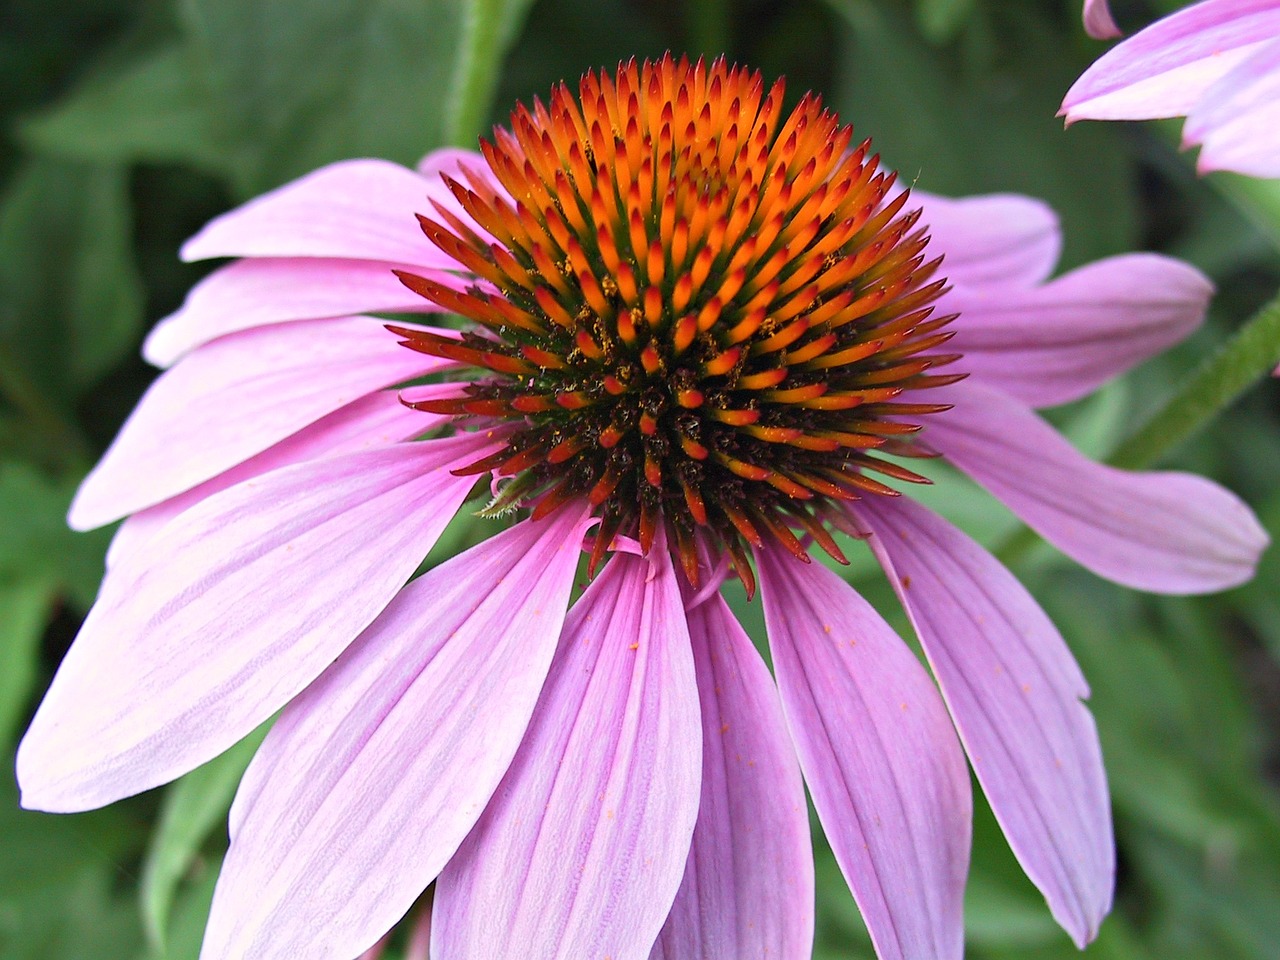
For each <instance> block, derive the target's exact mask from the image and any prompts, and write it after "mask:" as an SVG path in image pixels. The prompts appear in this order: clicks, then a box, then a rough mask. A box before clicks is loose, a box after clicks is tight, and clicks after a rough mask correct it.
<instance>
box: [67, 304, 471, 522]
mask: <svg viewBox="0 0 1280 960" xmlns="http://www.w3.org/2000/svg"><path fill="white" fill-rule="evenodd" d="M445 365H446V364H445V363H444V362H443V361H440V360H437V359H436V358H434V357H428V356H424V355H423V354H420V353H416V352H414V351H412V350H408V349H406V348H404V347H401V346H399V345H398V343H397V340H396V336H395V334H392V333H390V332H389V331H387V330H385V329H384V328H383V325H382V322H381V321H379V320H374V319H372V318H369V317H341V318H338V319H332V320H307V321H299V322H298V323H288V324H281V325H278V326H274V327H260V328H257V329H254V330H245V331H242V332H241V333H235V334H231V335H230V336H227V337H223V338H222V339H220V340H217V341H215V342H214V343H211V344H208V345H207V346H205V347H203V348H202V349H200V350H197V351H196V352H195V353H192V354H191V355H189V356H188V357H186V358H185V359H183V361H182V362H181V363H179V364H177V365H176V366H174V367H173V369H171V370H168V371H166V372H165V373H163V374H161V375H160V377H159V379H157V380H156V381H155V383H153V384H152V385H151V387H150V388H149V389H148V390H147V392H146V393H145V394H144V395H143V397H142V399H141V400H139V401H138V406H137V407H136V408H135V409H134V411H133V413H132V414H131V415H130V416H129V419H128V420H126V421H125V424H124V426H123V427H121V428H120V433H119V435H117V437H116V439H115V441H114V442H113V443H112V444H111V447H110V448H109V449H108V450H107V452H106V453H105V454H104V455H103V457H102V460H101V461H99V463H98V465H97V466H96V467H94V468H93V470H92V471H90V473H89V476H88V477H86V478H85V481H84V483H83V484H82V485H81V487H80V490H79V491H78V492H77V494H76V498H75V500H74V501H73V502H72V504H71V511H70V514H69V515H68V518H67V522H68V523H70V524H71V526H72V527H74V528H76V529H77V530H88V529H91V528H93V527H98V526H101V525H102V524H104V523H110V522H111V521H112V520H116V519H118V518H120V517H122V516H124V515H125V514H127V513H133V512H134V511H136V510H140V509H142V508H143V507H149V506H151V505H152V504H155V503H159V502H160V501H162V500H167V499H168V498H169V497H172V496H175V495H176V494H179V493H182V492H183V491H184V490H189V489H191V488H192V487H194V486H195V485H196V484H198V483H202V482H203V481H205V480H208V479H209V478H210V477H214V476H217V475H218V474H219V473H222V472H223V471H224V470H228V469H230V468H231V467H234V466H235V465H236V464H238V463H241V462H242V461H244V460H247V459H248V458H249V457H251V456H253V455H254V454H256V453H260V452H261V451H263V450H265V449H266V448H267V447H270V446H271V445H273V444H275V443H278V442H279V441H281V440H283V439H284V438H285V437H288V436H289V435H291V434H293V433H296V432H297V431H298V430H299V429H301V428H302V427H305V426H307V425H308V424H311V423H314V422H315V421H316V420H319V419H320V418H321V417H323V416H324V415H325V414H327V413H331V412H333V411H334V410H337V409H339V408H340V407H343V406H346V405H347V404H349V403H351V402H353V401H355V400H358V399H359V398H360V397H362V396H365V395H366V394H369V393H372V392H373V391H375V390H378V389H381V388H382V387H386V386H390V385H391V384H394V383H399V382H401V381H404V380H409V379H411V378H413V377H417V376H421V375H422V374H425V373H428V372H429V371H431V370H435V369H439V368H441V367H443V366H445Z"/></svg>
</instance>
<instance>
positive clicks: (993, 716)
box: [854, 497, 1115, 948]
mask: <svg viewBox="0 0 1280 960" xmlns="http://www.w3.org/2000/svg"><path fill="white" fill-rule="evenodd" d="M854 512H855V514H856V516H857V517H858V519H859V522H860V524H861V525H862V526H863V528H864V529H867V530H869V531H870V532H871V534H872V536H871V537H870V538H869V542H870V545H871V548H872V550H873V551H874V552H875V553H876V556H877V557H878V558H879V559H880V562H881V564H882V565H883V566H884V568H885V573H886V574H887V575H888V577H889V580H890V582H891V583H892V584H893V586H894V589H895V590H896V591H897V593H898V597H899V598H900V599H901V601H902V605H903V606H904V607H905V608H906V611H907V614H908V616H910V617H911V621H912V624H913V625H914V626H915V629H916V634H917V636H919V638H920V643H921V644H922V646H923V647H924V649H925V653H926V655H927V656H928V658H929V663H930V664H931V665H932V667H933V672H934V675H935V676H937V678H938V682H939V683H940V684H941V685H942V693H943V696H944V697H945V698H946V701H947V705H948V707H949V708H950V709H951V715H952V717H953V718H954V719H955V721H956V726H957V727H958V728H959V730H960V736H961V738H962V739H963V740H964V743H965V747H966V749H967V751H968V753H969V759H970V761H971V762H972V763H973V767H974V770H975V771H976V772H977V774H978V779H979V781H980V782H981V784H982V788H983V790H984V791H985V792H986V794H987V799H988V800H989V801H990V802H991V807H992V809H993V810H994V811H995V814H996V818H997V819H998V820H999V821H1000V825H1001V827H1002V828H1003V829H1004V832H1005V836H1006V837H1008V839H1009V845H1010V846H1011V847H1012V848H1013V852H1014V853H1015V854H1016V855H1017V857H1018V860H1019V862H1020V863H1021V864H1022V866H1023V869H1025V870H1026V872H1027V876H1029V877H1030V878H1031V880H1032V881H1033V882H1034V883H1035V884H1036V886H1038V887H1039V888H1040V890H1041V891H1042V892H1043V893H1044V895H1045V899H1046V900H1047V901H1048V903H1049V908H1050V910H1051V911H1052V912H1053V915H1054V917H1055V918H1056V919H1057V920H1058V922H1059V923H1060V924H1062V926H1063V927H1064V928H1065V929H1066V930H1067V932H1068V933H1070V934H1071V936H1072V938H1073V939H1074V940H1075V941H1076V944H1077V945H1078V946H1079V947H1081V948H1083V947H1084V945H1085V944H1086V943H1088V942H1089V941H1090V940H1092V939H1093V938H1094V936H1095V935H1096V934H1097V932H1098V924H1099V923H1101V922H1102V918H1103V917H1104V916H1106V914H1107V912H1108V911H1109V910H1110V909H1111V893H1112V887H1113V884H1114V874H1115V846H1114V842H1113V838H1112V833H1111V814H1110V802H1109V799H1108V795H1107V783H1106V774H1105V773H1104V772H1103V768H1102V750H1101V747H1100V746H1099V744H1098V732H1097V728H1096V727H1095V726H1094V723H1093V717H1092V716H1090V714H1089V711H1088V709H1087V708H1086V707H1085V705H1084V704H1083V703H1082V702H1081V700H1082V699H1084V698H1085V697H1087V696H1088V695H1089V688H1088V686H1087V685H1086V683H1085V680H1084V677H1083V676H1082V675H1081V673H1080V668H1079V667H1078V666H1076V662H1075V659H1074V658H1073V657H1072V656H1071V651H1070V650H1068V649H1067V645H1066V644H1065V643H1064V642H1063V640H1062V637H1061V636H1060V635H1059V633H1058V631H1057V629H1056V628H1055V627H1054V626H1053V624H1052V623H1050V622H1049V618H1048V617H1046V616H1045V614H1044V611H1042V610H1041V609H1040V607H1039V606H1038V605H1037V604H1036V602H1035V600H1033V599H1032V598H1031V595H1030V594H1029V593H1027V591H1026V590H1025V589H1024V588H1023V586H1022V585H1021V584H1020V583H1018V581H1017V580H1016V579H1014V577H1013V576H1012V574H1010V573H1009V571H1008V570H1006V569H1005V568H1004V567H1002V566H1001V565H1000V564H999V563H998V562H997V561H996V559H995V558H994V557H992V556H991V555H990V554H989V553H987V552H986V551H985V550H983V549H982V547H980V546H979V545H978V544H977V543H975V542H974V541H973V540H971V539H970V538H969V537H967V536H965V535H964V534H963V533H961V532H960V531H959V530H957V529H956V528H955V527H953V526H951V525H950V524H949V523H947V522H946V521H945V520H943V519H942V518H941V517H938V516H936V515H934V514H932V513H930V512H929V511H928V510H927V509H925V508H924V507H922V506H920V505H919V504H917V503H915V502H914V501H912V500H911V499H910V498H909V497H898V498H889V497H881V498H877V500H876V502H875V503H874V504H870V503H868V504H860V505H858V506H857V507H856V509H855V511H854Z"/></svg>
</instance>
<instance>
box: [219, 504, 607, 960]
mask: <svg viewBox="0 0 1280 960" xmlns="http://www.w3.org/2000/svg"><path fill="white" fill-rule="evenodd" d="M586 519H587V513H586V510H585V509H583V507H582V505H575V506H573V507H572V508H571V509H565V510H561V511H560V512H559V513H558V514H556V515H553V516H552V517H551V518H549V519H547V520H544V521H541V522H538V523H533V522H530V521H526V522H524V523H521V524H519V525H517V526H516V527H513V528H511V529H509V530H507V531H506V532H504V533H500V534H498V535H497V536H495V537H492V538H490V539H489V540H487V541H485V542H484V543H482V544H481V545H479V546H477V547H473V548H472V549H471V550H468V551H467V552H465V553H462V554H460V555H459V556H457V557H455V558H454V559H452V560H450V561H448V562H446V563H444V564H442V565H441V566H439V567H437V568H435V569H434V570H431V571H430V572H428V573H426V574H424V575H423V576H422V577H420V578H419V579H417V580H415V581H414V582H413V583H411V584H410V585H409V586H408V587H406V588H405V589H404V590H403V591H402V592H401V593H400V595H399V596H398V597H396V599H395V600H394V601H392V603H391V605H390V606H389V607H387V609H386V610H385V611H383V613H382V615H381V616H380V617H378V619H377V620H375V621H374V622H373V624H372V625H371V626H370V627H369V628H368V629H367V630H365V631H364V633H363V634H361V635H360V637H359V638H358V639H357V640H356V641H355V642H354V643H352V645H351V646H350V647H349V648H348V649H347V651H346V652H345V653H344V654H343V655H342V656H341V657H339V658H338V660H337V662H335V663H334V664H333V666H331V667H330V668H329V669H328V670H326V671H325V672H324V673H323V674H322V675H321V676H320V677H319V678H318V679H317V680H316V681H315V682H314V683H313V684H312V685H311V686H310V687H308V688H307V689H306V690H305V691H304V692H303V693H302V694H301V695H299V696H298V697H297V699H295V700H294V701H293V702H292V703H291V704H290V705H289V706H288V707H286V708H285V710H284V713H283V714H282V715H281V717H280V720H279V721H278V722H277V723H276V725H275V727H274V728H273V729H272V731H271V733H270V734H269V735H268V736H267V739H266V741H265V742H264V743H263V745H262V747H261V748H260V749H259V751H258V755H257V756H256V757H255V758H254V761H253V763H252V764H251V765H250V768H249V771H248V772H247V773H246V774H245V778H244V780H243V782H242V783H241V786H240V791H239V793H238V794H237V796H236V802H235V807H234V809H233V811H232V842H231V849H230V852H229V853H228V855H227V860H226V862H225V864H224V866H223V869H222V874H221V876H220V877H219V880H218V888H217V891H216V893H215V895H214V901H213V910H212V913H211V914H210V918H209V927H208V931H207V933H206V936H205V945H204V951H203V953H202V954H201V956H202V957H203V958H205V960H268V958H282V960H283V958H285V957H298V956H305V957H308V958H316V960H323V958H332V960H346V958H349V957H351V956H353V955H355V954H356V953H357V952H359V951H360V950H362V949H364V948H366V947H368V946H369V944H371V943H373V942H374V941H375V940H377V938H378V937H380V936H381V935H382V934H383V933H384V932H386V931H387V930H388V929H390V928H391V926H392V925H393V924H395V923H396V922H397V921H398V920H399V919H400V918H401V916H403V915H404V913H405V912H406V911H407V910H408V909H409V907H410V906H412V904H413V903H414V901H415V900H417V898H418V896H419V895H420V894H421V893H422V891H423V890H424V889H426V886H427V884H429V883H430V882H431V881H432V880H433V879H435V877H436V875H437V874H438V873H439V872H440V870H441V869H442V868H443V867H444V865H445V863H446V862H447V861H448V859H449V857H450V856H452V855H453V852H454V851H455V850H456V849H457V847H458V845H459V844H460V843H461V842H462V839H463V838H464V837H465V836H466V834H467V832H468V831H469V830H470V829H471V827H472V825H473V824H474V823H475V822H476V819H477V818H478V817H479V816H480V812H481V811H482V810H483V809H484V806H485V804H486V803H487V802H488V800H489V797H490V795H491V794H492V793H493V790H494V788H495V787H497V785H498V782H499V781H500V780H501V779H502V776H503V774H504V773H505V772H506V769H507V766H508V764H510V762H511V758H512V756H513V755H514V754H515V752H516V748H517V747H518V746H519V744H520V740H521V737H522V736H523V735H524V731H525V727H526V725H527V724H528V722H529V717H530V715H531V714H532V713H533V707H534V703H535V702H536V701H537V698H538V692H539V690H540V689H541V688H542V682H543V678H544V677H545V676H546V673H547V668H548V666H549V665H550V663H551V656H552V653H553V652H554V651H555V649H556V644H557V641H558V639H559V636H560V628H561V626H562V625H563V623H564V617H565V611H566V609H567V607H568V604H569V590H570V588H571V586H572V584H573V575H574V571H575V570H576V568H577V563H578V557H579V554H580V551H579V543H580V542H581V538H582V533H583V530H584V528H585V521H586Z"/></svg>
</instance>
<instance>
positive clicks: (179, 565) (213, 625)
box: [18, 435, 494, 812]
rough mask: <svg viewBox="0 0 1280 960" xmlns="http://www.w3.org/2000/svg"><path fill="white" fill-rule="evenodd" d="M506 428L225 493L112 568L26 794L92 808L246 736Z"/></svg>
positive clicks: (410, 553) (433, 521) (374, 609)
mask: <svg viewBox="0 0 1280 960" xmlns="http://www.w3.org/2000/svg"><path fill="white" fill-rule="evenodd" d="M493 448H494V444H493V443H492V441H489V440H487V439H485V438H483V437H478V436H474V435H464V436H462V437H458V438H451V439H448V440H435V441H427V442H423V443H413V444H401V445H398V446H394V447H390V448H383V449H379V450H371V451H367V452H364V453H356V454H350V455H348V456H345V457H335V458H332V459H328V460H317V461H312V462H310V463H304V464H299V465H297V466H294V467H289V468H286V469H284V470H278V471H276V472H275V473H273V474H271V475H269V476H266V477H262V478H260V479H258V480H256V481H253V482H251V483H246V484H241V485H240V486H238V487H233V488H231V489H230V490H225V491H223V492H222V493H220V494H217V495H215V496H213V497H210V498H209V499H208V500H205V501H204V502H203V503H201V504H198V505H197V506H195V507H193V508H192V509H191V510H189V511H187V512H186V513H185V514H183V515H182V516H181V517H179V518H177V519H176V520H175V521H174V522H173V523H171V524H169V525H168V526H167V527H166V528H165V529H164V530H163V531H162V532H161V533H160V534H158V535H157V536H156V537H155V538H154V539H152V540H151V542H150V544H149V545H148V549H147V550H145V551H142V552H141V554H142V555H139V554H136V553H135V554H131V555H127V556H126V557H124V558H123V560H122V562H121V563H120V565H119V566H118V567H116V568H115V569H114V570H112V571H111V573H110V574H109V575H108V577H107V578H106V580H105V581H104V582H103V585H102V590H101V592H100V593H99V595H98V600H97V602H96V603H95V604H94V606H93V609H92V610H91V611H90V612H89V616H88V618H87V619H86V620H85V623H84V626H83V627H82V628H81V630H80V635H79V636H78V637H77V638H76V642H75V643H74V644H73V645H72V647H71V650H70V652H69V653H68V654H67V656H66V658H65V659H64V660H63V661H62V666H61V667H60V668H59V669H58V673H57V675H56V676H55V677H54V680H53V683H52V685H51V686H50V687H49V692H48V693H47V694H46V695H45V699H44V703H43V704H41V706H40V709H39V711H38V712H37V713H36V717H35V719H34V720H33V721H32V723H31V729H30V730H29V731H28V732H27V735H26V738H25V739H24V740H23V743H22V747H21V749H20V750H19V754H18V777H19V781H20V783H21V785H22V790H23V803H24V804H25V805H27V806H28V807H32V808H35V809H41V810H48V811H52V812H66V811H72V810H84V809H88V808H90V807H95V806H101V805H102V804H105V803H110V802H111V801H113V800H118V799H120V798H121V797H124V796H128V795H130V794H132V793H137V792H139V791H141V790H146V789H149V788H151V787H154V786H156V785H157V784H161V783H164V782H166V781H168V780H172V779H173V778H174V777H176V776H179V775H180V774H182V773H185V772H186V771H188V770H190V769H192V768H193V767H196V766H198V765H199V764H201V763H204V762H205V761H206V760H209V759H210V758H212V757H214V756H216V755H217V754H219V753H220V752H222V751H223V750H225V749H226V748H227V747H229V746H230V745H231V744H233V743H235V742H236V741H237V740H239V739H241V738H242V737H244V736H245V735H247V734H248V733H249V732H250V731H251V730H253V729H254V728H255V727H256V726H258V724H260V723H262V722H263V721H264V720H266V719H267V718H268V717H270V716H271V714H272V713H274V712H275V711H276V710H278V709H279V708H280V707H282V706H283V705H284V704H285V703H286V702H287V701H288V700H289V699H290V698H291V697H293V696H294V695H295V694H296V693H297V692H298V691H299V690H301V689H302V688H303V687H305V686H306V685H307V684H308V683H310V682H311V681H312V680H313V679H315V677H316V676H318V675H319V674H320V672H321V671H322V670H324V668H325V667H327V666H328V665H329V664H330V663H331V662H333V659H334V657H336V656H337V655H338V654H339V653H341V652H342V650H343V649H344V648H345V647H346V646H347V644H348V643H350V642H351V640H352V639H353V638H354V637H355V636H356V635H357V634H359V632H360V631H361V630H363V629H364V628H365V627H367V626H368V625H369V624H370V623H371V622H372V621H373V619H374V617H376V616H377V615H378V614H379V613H380V612H381V611H382V609H383V608H384V607H385V606H386V605H387V603H388V602H389V601H390V600H391V598H392V597H393V596H395V594H396V592H397V591H398V590H399V589H400V588H401V587H402V586H403V584H404V582H405V580H407V579H408V577H409V576H410V575H411V574H412V573H413V570H414V568H415V567H416V566H417V564H418V562H419V560H421V558H422V557H423V556H424V555H425V554H426V553H427V551H428V550H430V549H431V546H432V544H433V543H434V542H435V540H436V538H437V537H439V535H440V532H441V531H442V530H443V529H444V527H445V524H446V523H448V521H449V518H450V517H451V516H452V515H453V513H454V511H456V510H457V508H458V506H459V504H460V503H461V502H462V500H463V499H464V498H465V496H466V494H467V491H468V489H469V488H470V487H471V485H472V482H473V479H472V478H470V477H467V478H458V477H454V476H453V475H452V474H450V473H449V469H450V468H451V467H454V466H456V465H459V464H460V463H462V462H469V460H470V459H474V458H475V457H477V456H482V455H484V453H485V451H489V450H492V449H493Z"/></svg>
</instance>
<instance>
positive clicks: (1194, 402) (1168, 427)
mask: <svg viewBox="0 0 1280 960" xmlns="http://www.w3.org/2000/svg"><path fill="white" fill-rule="evenodd" d="M1277 364H1280V294H1277V296H1276V297H1275V299H1273V300H1272V301H1271V302H1270V303H1268V304H1267V305H1266V306H1264V307H1263V308H1262V309H1261V310H1259V311H1258V312H1257V313H1255V314H1254V315H1253V316H1252V317H1250V318H1249V320H1248V321H1247V322H1246V323H1245V325H1244V326H1243V327H1241V328H1240V329H1239V330H1238V331H1236V333H1235V334H1234V335H1233V336H1232V337H1231V339H1230V340H1228V341H1227V342H1226V343H1225V344H1223V345H1222V347H1220V348H1219V349H1218V351H1217V352H1216V353H1215V354H1214V355H1213V356H1211V357H1209V358H1208V359H1207V360H1205V362H1204V363H1202V364H1201V365H1200V367H1199V369H1197V370H1196V371H1195V372H1194V373H1192V374H1191V376H1190V377H1189V378H1188V379H1187V380H1185V381H1184V382H1183V384H1182V386H1181V387H1180V388H1179V389H1178V390H1177V391H1176V392H1175V393H1174V394H1173V396H1171V397H1170V398H1169V399H1168V400H1167V401H1165V404H1164V406H1162V407H1161V408H1160V409H1159V410H1157V411H1156V412H1155V414H1153V415H1152V416H1151V417H1149V418H1148V419H1147V422H1146V423H1144V424H1143V425H1142V426H1141V427H1140V428H1139V429H1138V431H1137V432H1136V433H1134V434H1133V435H1131V436H1130V437H1129V439H1128V440H1126V441H1125V442H1124V443H1123V444H1121V446H1120V447H1119V449H1117V450H1116V451H1115V452H1114V453H1113V454H1112V455H1111V456H1110V457H1108V458H1107V462H1108V463H1110V464H1111V465H1112V466H1116V467H1124V468H1125V469H1128V470H1141V469H1142V468H1144V467H1149V466H1151V465H1152V464H1153V463H1155V462H1156V461H1158V460H1159V459H1160V458H1161V457H1163V456H1164V455H1165V454H1166V453H1168V452H1169V451H1170V450H1172V449H1173V448H1175V447H1176V446H1178V445H1179V444H1181V443H1183V442H1184V441H1186V440H1188V439H1190V438H1191V437H1193V436H1195V434H1197V433H1199V432H1200V431H1201V430H1202V429H1204V427H1206V426H1207V425H1208V424H1209V423H1210V422H1211V421H1212V420H1213V419H1214V418H1215V417H1217V416H1218V414H1220V413H1221V412H1222V411H1223V410H1225V409H1226V408H1227V407H1229V406H1230V405H1231V404H1232V403H1234V402H1235V401H1236V400H1237V399H1238V398H1239V397H1240V395H1241V394H1243V393H1244V392H1245V391H1246V390H1248V389H1249V387H1251V386H1253V385H1254V384H1255V383H1257V382H1258V381H1259V380H1261V379H1263V378H1264V377H1266V376H1267V375H1268V374H1269V373H1270V372H1271V371H1272V370H1274V369H1275V367H1276V365H1277Z"/></svg>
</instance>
